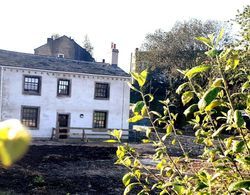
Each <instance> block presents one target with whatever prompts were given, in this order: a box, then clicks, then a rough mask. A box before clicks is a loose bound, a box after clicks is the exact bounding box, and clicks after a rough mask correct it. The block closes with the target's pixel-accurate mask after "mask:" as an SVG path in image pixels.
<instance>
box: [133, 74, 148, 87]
mask: <svg viewBox="0 0 250 195" xmlns="http://www.w3.org/2000/svg"><path fill="white" fill-rule="evenodd" d="M131 75H132V77H133V78H134V79H135V80H136V81H137V82H138V84H139V86H140V87H142V86H143V85H144V84H145V82H146V80H147V75H148V72H147V70H144V71H142V72H141V73H140V74H138V73H136V72H131Z"/></svg>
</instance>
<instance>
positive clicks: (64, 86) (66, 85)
mask: <svg viewBox="0 0 250 195" xmlns="http://www.w3.org/2000/svg"><path fill="white" fill-rule="evenodd" d="M57 95H58V96H69V95H70V80H67V79H58V82H57Z"/></svg>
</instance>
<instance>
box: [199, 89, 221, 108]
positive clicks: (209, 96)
mask: <svg viewBox="0 0 250 195" xmlns="http://www.w3.org/2000/svg"><path fill="white" fill-rule="evenodd" d="M220 90H221V88H220V87H214V88H212V89H210V90H209V91H207V92H206V93H205V94H204V95H203V97H202V98H201V99H200V101H199V103H198V107H199V109H200V110H204V108H205V107H206V106H208V105H209V104H210V103H211V102H212V101H213V100H214V99H215V98H216V97H217V95H218V93H219V92H220Z"/></svg>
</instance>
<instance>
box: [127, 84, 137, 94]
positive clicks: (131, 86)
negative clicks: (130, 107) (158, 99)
mask: <svg viewBox="0 0 250 195" xmlns="http://www.w3.org/2000/svg"><path fill="white" fill-rule="evenodd" d="M127 84H128V86H129V88H130V89H132V90H134V91H137V92H140V91H139V90H138V89H136V88H135V87H134V86H133V85H132V84H131V83H130V82H127Z"/></svg>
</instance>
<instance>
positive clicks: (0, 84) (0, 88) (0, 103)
mask: <svg viewBox="0 0 250 195" xmlns="http://www.w3.org/2000/svg"><path fill="white" fill-rule="evenodd" d="M0 68H1V73H0V77H1V81H0V121H2V106H3V67H2V66H0Z"/></svg>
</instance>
